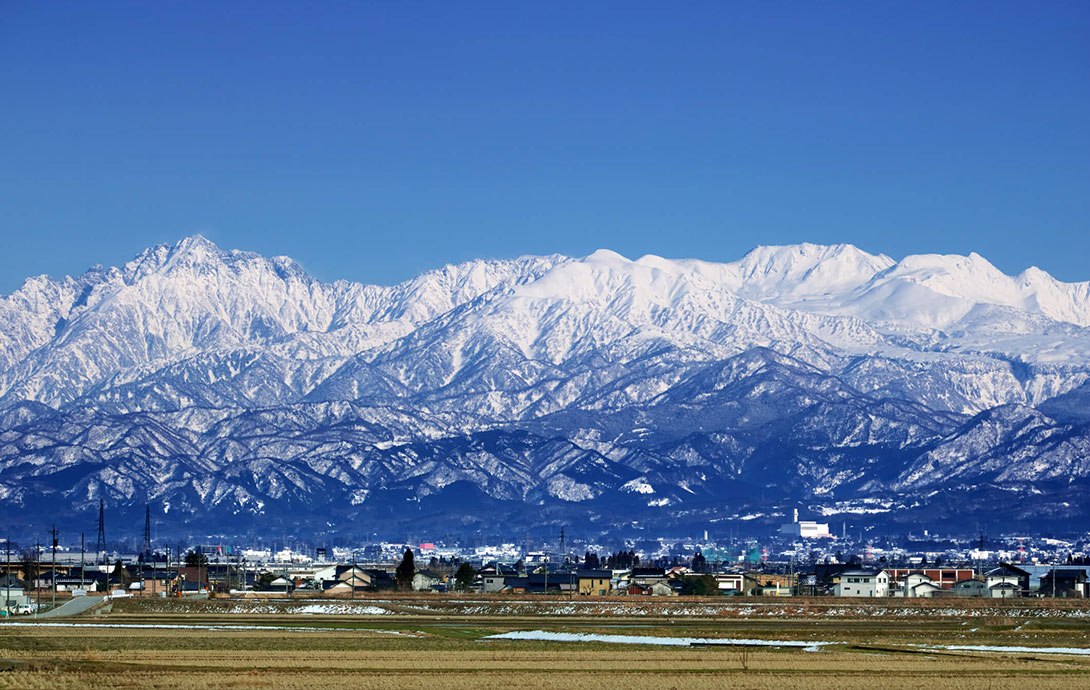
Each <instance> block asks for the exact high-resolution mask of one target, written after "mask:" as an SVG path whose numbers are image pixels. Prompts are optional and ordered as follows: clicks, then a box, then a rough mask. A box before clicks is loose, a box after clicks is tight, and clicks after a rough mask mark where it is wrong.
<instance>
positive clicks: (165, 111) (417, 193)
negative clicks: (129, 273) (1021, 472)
mask: <svg viewBox="0 0 1090 690" xmlns="http://www.w3.org/2000/svg"><path fill="white" fill-rule="evenodd" d="M1088 30H1090V5H1087V4H1086V3H1078V2H1055V3H1048V4H1047V5H1027V4H1024V3H1014V2H997V3H988V4H987V5H983V4H974V3H966V4H960V5H957V6H948V5H943V4H937V3H934V4H931V3H925V4H922V5H921V4H914V5H912V6H907V5H902V6H889V5H884V6H864V5H861V4H859V3H850V2H848V3H837V2H834V3H822V4H821V5H820V6H819V5H811V4H805V3H787V4H782V5H776V6H768V5H764V6H746V5H743V4H733V3H697V4H692V5H688V6H686V7H685V8H684V10H683V11H682V10H679V8H677V7H666V6H662V5H654V4H649V3H647V4H645V3H596V4H595V5H594V6H591V7H587V6H584V5H579V4H575V3H572V4H560V5H556V4H553V5H550V6H549V7H530V6H510V5H504V4H494V5H493V4H487V3H486V4H478V5H474V6H473V7H472V8H466V7H454V6H450V5H444V4H441V3H417V4H408V5H406V4H398V5H396V6H392V5H383V4H368V3H358V4H349V5H339V6H326V7H322V8H317V9H316V8H303V7H300V6H298V5H295V4H292V3H284V2H271V3H263V4H262V5H261V6H260V11H259V9H258V7H257V6H249V7H247V6H238V5H235V6H231V7H223V6H216V5H210V4H209V5H185V6H181V5H172V6H167V5H143V4H138V3H110V4H99V3H96V4H94V5H86V4H81V3H64V2H61V3H50V4H48V5H40V4H32V3H7V4H5V6H4V8H3V9H2V10H0V89H3V92H4V93H5V94H6V96H7V98H6V99H5V107H4V108H3V109H2V111H0V146H2V148H3V150H4V152H5V153H4V155H3V156H2V157H0V188H2V190H3V191H0V218H2V219H3V221H2V222H3V232H4V251H3V252H0V293H4V294H6V293H10V292H11V291H13V290H15V289H16V288H17V287H18V286H19V285H20V284H21V283H22V281H23V280H24V278H26V277H27V276H29V275H37V274H41V273H47V274H50V275H54V276H59V275H63V274H70V275H78V274H79V273H81V272H82V271H83V270H84V269H86V268H87V267H88V266H90V265H93V264H96V263H101V264H105V265H117V264H119V263H122V262H124V261H125V260H127V259H128V258H130V257H131V256H133V255H134V254H136V253H137V252H139V251H140V250H141V249H143V248H144V247H147V246H149V245H153V244H157V243H163V242H174V241H177V240H178V239H179V238H181V237H183V236H187V235H191V234H194V233H201V234H204V235H205V236H207V237H208V238H210V239H211V240H213V241H215V242H216V243H217V244H219V245H221V246H223V247H225V248H242V249H249V250H253V251H257V252H260V253H262V254H266V255H279V254H284V255H288V256H291V257H293V258H295V259H297V260H298V261H300V262H301V263H302V264H303V265H304V267H306V268H307V270H309V271H311V272H312V273H313V274H314V275H315V276H317V277H318V278H320V279H322V280H335V279H341V278H343V279H348V280H353V281H360V282H365V283H378V284H391V283H396V282H400V281H403V280H406V279H408V278H411V277H412V276H414V275H416V274H418V273H420V272H421V271H424V270H427V269H431V268H435V267H438V266H441V265H443V264H446V263H457V262H460V261H465V260H468V259H473V258H482V257H485V258H487V257H497V258H504V257H512V256H517V255H521V254H550V253H563V254H567V255H572V256H582V255H586V254H589V253H591V252H593V251H594V250H595V249H598V248H609V249H612V250H615V251H617V252H620V253H621V254H624V255H626V256H629V257H632V258H636V257H639V256H641V255H643V254H647V253H651V254H658V255H661V256H666V257H671V258H684V257H693V258H700V259H706V260H711V261H729V260H732V259H736V258H738V257H739V256H741V255H742V254H743V253H744V252H745V251H746V250H748V249H750V248H751V247H753V246H755V245H759V244H792V243H797V242H804V241H806V242H814V243H820V244H834V243H841V242H844V243H851V244H855V245H856V246H858V247H860V248H861V249H864V250H866V251H868V252H872V253H885V254H888V255H890V256H892V257H894V258H900V257H903V256H905V255H907V254H916V253H930V252H934V253H958V254H968V253H969V252H972V251H976V252H978V253H980V254H982V255H983V256H985V257H986V258H987V259H988V260H990V261H991V262H992V263H994V264H995V265H996V266H997V267H999V268H1000V269H1001V270H1003V271H1004V272H1006V273H1009V274H1015V273H1018V272H1020V271H1022V270H1024V269H1025V268H1027V267H1029V266H1031V265H1036V266H1038V267H1040V268H1042V269H1044V270H1046V271H1048V272H1049V273H1051V274H1053V275H1054V276H1056V277H1057V278H1059V279H1060V280H1064V281H1084V280H1088V279H1090V272H1088V271H1087V269H1086V267H1085V258H1086V256H1090V227H1088V226H1087V218H1090V193H1088V192H1090V127H1088V126H1087V124H1086V123H1087V122H1090V88H1088V87H1090V83H1088V81H1090V78H1088V76H1087V75H1088V74H1090V69H1088V67H1090V53H1088V50H1087V47H1086V42H1085V36H1086V35H1087V33H1088Z"/></svg>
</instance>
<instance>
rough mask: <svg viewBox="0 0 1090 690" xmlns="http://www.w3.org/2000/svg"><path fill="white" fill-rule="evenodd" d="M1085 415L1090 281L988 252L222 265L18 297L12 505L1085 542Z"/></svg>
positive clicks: (459, 524)
mask: <svg viewBox="0 0 1090 690" xmlns="http://www.w3.org/2000/svg"><path fill="white" fill-rule="evenodd" d="M1088 399H1090V283H1085V282H1084V283H1063V282H1060V281H1057V280H1055V279H1054V278H1052V277H1051V276H1049V275H1048V274H1047V273H1045V272H1044V271H1041V270H1039V269H1036V268H1031V269H1028V270H1027V271H1025V272H1023V273H1022V274H1020V275H1018V276H1007V275H1005V274H1003V273H1002V272H1001V271H999V270H998V269H996V268H995V267H994V266H992V265H991V264H990V263H988V262H987V261H986V260H985V259H984V258H982V257H980V256H978V255H976V254H971V255H969V256H968V257H963V256H943V255H919V256H909V257H906V258H904V259H902V260H900V261H895V260H893V259H891V258H889V257H887V256H883V255H872V254H868V253H866V252H864V251H861V250H860V249H857V248H856V247H853V246H850V245H835V246H820V245H810V244H803V245H793V246H786V247H758V248H756V249H754V250H753V251H751V252H749V253H748V254H746V255H745V256H744V257H742V258H741V259H740V260H738V261H734V262H731V263H710V262H705V261H696V260H668V259H663V258H660V257H656V256H644V257H642V258H640V259H638V260H635V261H632V260H629V259H626V258H624V257H622V256H620V255H618V254H616V253H613V252H610V251H606V250H600V251H597V252H595V253H593V254H591V255H590V256H587V257H583V258H569V257H564V256H542V257H521V258H518V259H513V260H497V261H473V262H469V263H465V264H461V265H456V266H446V267H444V268H442V269H439V270H436V271H431V272H428V273H424V274H422V275H420V276H419V277H417V278H415V279H413V280H411V281H408V282H406V283H402V284H400V285H395V286H389V287H386V286H375V285H363V284H359V283H350V282H345V281H338V282H334V283H323V282H321V281H318V280H316V279H314V278H313V277H311V276H310V275H308V274H307V273H306V272H305V271H304V270H303V269H302V268H301V267H300V266H299V265H298V264H296V263H295V262H293V261H292V260H290V259H288V258H285V257H275V258H266V257H262V256H259V255H257V254H253V253H249V252H240V251H222V250H220V249H219V248H217V247H216V246H215V245H213V244H212V243H211V242H209V241H208V240H206V239H204V238H202V237H199V236H196V237H191V238H187V239H185V240H182V241H181V242H179V243H177V244H176V245H173V246H166V245H164V246H159V247H154V248H152V249H148V250H146V251H144V252H143V253H142V254H140V255H139V256H137V257H136V258H135V259H133V260H132V261H130V262H129V263H127V264H125V265H124V266H121V267H120V268H102V267H95V268H92V269H91V270H89V271H88V272H87V273H85V274H84V275H82V276H80V277H78V278H69V277H66V278H63V279H53V278H49V277H46V276H39V277H35V278H30V279H28V280H27V281H26V282H25V284H24V285H23V286H22V287H21V288H20V289H19V290H17V291H16V292H14V293H13V294H11V295H9V296H7V297H4V298H0V501H2V504H0V505H2V507H3V511H4V514H5V515H6V516H8V517H10V518H15V517H16V516H20V515H24V516H25V515H35V514H38V513H39V512H40V511H42V510H45V509H49V510H52V511H60V512H62V513H63V512H66V511H68V512H74V513H78V514H81V515H84V516H86V515H88V514H90V513H89V512H88V511H92V510H93V508H94V507H97V503H98V499H99V497H104V498H105V499H106V501H107V503H108V504H110V505H112V506H115V507H116V509H117V510H119V511H125V510H128V511H133V513H134V514H136V513H141V514H142V511H143V506H144V505H145V503H150V504H151V505H153V506H154V507H155V510H156V511H157V512H159V511H161V513H163V514H165V516H163V517H162V520H163V521H171V522H173V521H177V523H176V524H177V525H179V526H181V525H190V526H192V525H194V524H200V525H206V526H210V527H209V528H210V529H212V528H214V529H219V530H228V531H230V530H236V531H237V530H252V531H261V530H270V531H276V530H282V529H284V528H283V525H285V524H289V525H290V524H295V525H296V527H298V520H299V519H300V518H301V517H304V516H305V517H306V520H307V524H308V529H310V528H313V530H314V531H323V530H328V529H339V528H340V529H348V527H347V526H349V525H350V526H352V529H361V527H360V526H361V524H363V523H366V527H363V528H362V529H363V531H370V532H375V531H379V532H381V531H382V530H383V529H386V528H390V529H393V528H395V527H396V528H398V529H400V528H402V527H404V526H406V525H412V526H414V527H415V528H419V529H431V528H432V526H433V525H434V526H439V525H442V526H444V527H446V528H448V529H453V530H455V531H458V530H462V529H465V530H474V529H481V528H484V529H490V528H494V529H497V530H499V529H500V526H503V528H505V529H520V528H521V527H522V526H525V525H533V524H542V521H546V522H548V521H554V522H557V521H559V522H568V523H582V524H584V525H585V526H586V525H596V527H594V529H603V530H604V529H608V528H609V526H610V525H616V524H620V523H624V524H625V525H628V529H640V528H647V529H667V528H674V527H677V528H679V529H680V528H684V526H685V525H686V524H700V523H705V524H706V523H708V521H723V520H730V519H732V518H738V519H740V518H741V517H743V516H745V517H749V516H752V515H763V516H766V517H767V519H769V520H773V521H775V520H778V518H777V517H776V515H775V513H777V512H783V511H784V510H785V506H789V505H790V506H794V505H801V506H803V507H804V509H809V510H810V511H812V512H817V513H823V514H825V515H828V516H831V519H833V520H834V521H838V520H839V519H840V517H838V516H841V515H850V516H854V517H853V518H852V519H853V520H854V519H857V518H858V515H859V514H860V513H867V514H868V519H869V520H871V521H872V522H873V521H877V520H880V521H884V522H885V523H888V524H897V523H902V524H906V525H907V524H916V523H918V522H920V521H931V522H934V521H942V520H946V519H950V518H952V517H954V516H962V517H964V516H965V515H967V514H974V515H976V516H977V518H978V520H985V521H995V522H997V523H1005V524H1029V523H1044V522H1048V523H1050V524H1061V525H1062V524H1066V521H1069V520H1072V519H1075V518H1078V517H1085V516H1086V515H1087V513H1088V512H1090V507H1088V506H1087V502H1086V500H1085V499H1083V498H1081V496H1082V495H1083V493H1082V492H1083V491H1085V490H1086V488H1087V486H1088V484H1090V413H1088V412H1087V409H1088V408H1087V405H1086V402H1087V400H1088ZM633 523H635V524H634V525H633ZM976 524H977V523H973V525H976ZM452 525H453V527H452ZM973 525H970V526H969V527H968V528H967V529H970V531H971V528H973ZM189 528H191V527H187V529H189ZM588 529H590V528H589V527H588Z"/></svg>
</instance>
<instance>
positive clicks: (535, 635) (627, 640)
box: [483, 630, 832, 648]
mask: <svg viewBox="0 0 1090 690" xmlns="http://www.w3.org/2000/svg"><path fill="white" fill-rule="evenodd" d="M483 639H486V640H537V641H543V642H608V643H612V644H649V645H657V646H664V647H689V646H691V645H694V644H720V645H738V646H740V647H803V648H813V647H820V646H821V645H826V644H832V643H830V642H812V641H811V642H803V641H800V640H747V639H733V638H717V637H660V636H655V635H602V634H598V633H564V632H548V631H545V630H514V631H512V632H506V633H502V634H499V635H489V636H487V637H485V638H483Z"/></svg>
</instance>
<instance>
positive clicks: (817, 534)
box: [780, 508, 833, 539]
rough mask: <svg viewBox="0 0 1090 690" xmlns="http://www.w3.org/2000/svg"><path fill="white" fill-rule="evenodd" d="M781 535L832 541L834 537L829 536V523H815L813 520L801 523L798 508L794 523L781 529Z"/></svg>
mask: <svg viewBox="0 0 1090 690" xmlns="http://www.w3.org/2000/svg"><path fill="white" fill-rule="evenodd" d="M780 534H783V535H785V536H790V537H800V538H802V539H826V538H830V539H831V538H832V536H833V535H831V534H829V523H827V522H814V521H813V520H803V521H802V522H799V509H798V508H795V518H794V521H793V522H789V523H787V524H786V525H783V526H782V527H780Z"/></svg>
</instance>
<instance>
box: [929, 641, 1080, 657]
mask: <svg viewBox="0 0 1090 690" xmlns="http://www.w3.org/2000/svg"><path fill="white" fill-rule="evenodd" d="M920 646H921V647H925V648H927V649H945V650H949V651H952V652H1010V653H1018V654H1021V653H1031V654H1073V655H1078V656H1090V649H1088V648H1085V647H1001V646H996V645H987V644H940V645H920Z"/></svg>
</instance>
